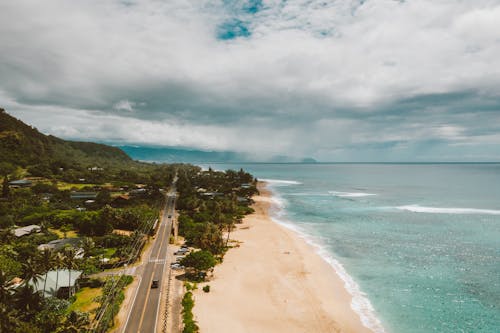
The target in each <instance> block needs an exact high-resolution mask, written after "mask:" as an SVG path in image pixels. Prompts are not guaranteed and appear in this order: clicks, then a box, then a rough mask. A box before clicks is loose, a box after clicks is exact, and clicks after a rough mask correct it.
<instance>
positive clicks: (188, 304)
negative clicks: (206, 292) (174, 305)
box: [182, 291, 200, 333]
mask: <svg viewBox="0 0 500 333" xmlns="http://www.w3.org/2000/svg"><path fill="white" fill-rule="evenodd" d="M193 307H194V299H193V293H192V292H191V291H188V292H186V293H185V294H184V297H183V298H182V323H183V325H184V328H183V329H182V333H198V332H199V331H200V328H199V327H198V325H197V324H196V321H195V320H194V316H193Z"/></svg>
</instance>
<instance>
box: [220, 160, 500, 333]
mask: <svg viewBox="0 0 500 333" xmlns="http://www.w3.org/2000/svg"><path fill="white" fill-rule="evenodd" d="M240 166H241V167H243V168H245V169H246V170H248V171H250V172H251V173H253V174H254V175H256V176H257V177H258V178H262V179H269V183H270V186H271V189H272V190H273V192H274V193H275V195H276V198H277V204H278V206H279V209H277V210H275V211H274V214H275V217H276V219H278V220H279V221H281V222H282V223H286V224H287V225H288V226H290V227H292V228H294V229H296V230H297V231H299V232H301V233H302V234H303V235H306V236H307V239H309V240H310V241H312V242H313V243H314V244H316V245H318V246H319V250H320V252H321V255H323V256H324V257H325V259H328V260H330V263H332V265H334V266H335V267H336V269H337V270H338V271H339V272H340V274H341V275H342V277H343V278H344V279H345V281H346V282H347V284H348V288H349V289H350V290H351V292H352V293H353V294H354V296H355V304H353V308H355V310H356V311H357V312H358V313H360V314H361V315H362V318H363V320H364V322H365V323H366V324H367V325H369V326H371V327H372V328H373V329H374V330H375V331H378V332H382V331H385V332H393V333H395V332H403V333H405V332H443V333H445V332H450V333H452V332H453V333H455V332H500V165H499V164H436V165H434V164H245V165H220V164H219V165H212V167H213V168H214V169H228V168H239V167H240ZM283 181H285V182H283ZM343 269H345V271H346V272H347V273H348V276H347V275H344V273H345V272H343ZM351 278H352V280H353V281H351V280H350V279H351ZM378 320H379V321H380V322H381V324H380V322H378Z"/></svg>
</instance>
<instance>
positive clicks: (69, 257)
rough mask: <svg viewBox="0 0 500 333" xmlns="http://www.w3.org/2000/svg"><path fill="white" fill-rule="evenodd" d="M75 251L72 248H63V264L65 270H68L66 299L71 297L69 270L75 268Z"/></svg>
mask: <svg viewBox="0 0 500 333" xmlns="http://www.w3.org/2000/svg"><path fill="white" fill-rule="evenodd" d="M75 256H76V251H75V248H74V247H72V246H68V247H66V248H64V257H63V264H64V267H65V268H66V269H68V273H69V275H68V298H70V297H71V270H72V269H73V268H76V259H75Z"/></svg>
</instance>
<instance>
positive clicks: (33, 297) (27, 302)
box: [14, 284, 41, 316]
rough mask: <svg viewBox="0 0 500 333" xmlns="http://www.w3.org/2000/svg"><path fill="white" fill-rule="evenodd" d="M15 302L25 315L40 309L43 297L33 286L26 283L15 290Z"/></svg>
mask: <svg viewBox="0 0 500 333" xmlns="http://www.w3.org/2000/svg"><path fill="white" fill-rule="evenodd" d="M14 303H15V304H16V306H17V308H18V309H20V310H22V312H23V313H24V314H25V315H27V316H29V315H31V314H33V313H35V312H36V311H37V310H39V309H40V306H41V297H40V294H39V293H38V292H36V291H35V289H34V288H33V286H31V285H29V284H24V285H22V286H20V287H19V288H16V290H15V292H14Z"/></svg>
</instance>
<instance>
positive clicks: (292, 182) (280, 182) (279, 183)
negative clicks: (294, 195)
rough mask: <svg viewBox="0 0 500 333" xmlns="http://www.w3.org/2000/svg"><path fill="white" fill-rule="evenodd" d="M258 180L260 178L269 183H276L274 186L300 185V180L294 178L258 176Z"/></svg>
mask: <svg viewBox="0 0 500 333" xmlns="http://www.w3.org/2000/svg"><path fill="white" fill-rule="evenodd" d="M259 180H262V181H264V182H266V183H268V184H269V185H276V186H287V185H301V184H302V183H301V182H298V181H295V180H283V179H264V178H262V179H261V178H259Z"/></svg>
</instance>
